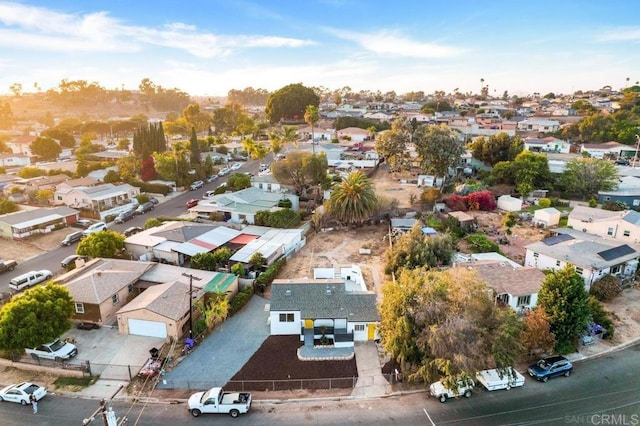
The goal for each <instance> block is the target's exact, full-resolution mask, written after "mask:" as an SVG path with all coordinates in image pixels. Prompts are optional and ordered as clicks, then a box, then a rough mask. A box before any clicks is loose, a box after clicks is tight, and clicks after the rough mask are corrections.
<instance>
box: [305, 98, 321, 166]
mask: <svg viewBox="0 0 640 426" xmlns="http://www.w3.org/2000/svg"><path fill="white" fill-rule="evenodd" d="M319 118H320V117H319V115H318V107H317V106H315V105H307V109H306V110H305V111H304V121H305V123H307V124H308V125H309V126H311V149H312V152H313V155H316V144H315V140H314V134H313V126H314V125H315V124H316V123H317V122H318V119H319Z"/></svg>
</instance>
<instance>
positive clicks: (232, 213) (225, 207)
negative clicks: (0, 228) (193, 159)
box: [189, 187, 300, 224]
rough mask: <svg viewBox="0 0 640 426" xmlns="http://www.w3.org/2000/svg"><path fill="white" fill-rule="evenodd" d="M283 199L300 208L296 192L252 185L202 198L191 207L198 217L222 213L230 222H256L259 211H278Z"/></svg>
mask: <svg viewBox="0 0 640 426" xmlns="http://www.w3.org/2000/svg"><path fill="white" fill-rule="evenodd" d="M283 200H289V201H290V202H291V210H294V211H296V210H298V208H299V204H300V202H299V198H298V196H297V195H295V194H284V193H274V192H266V191H263V190H261V189H258V188H255V187H250V188H246V189H242V190H240V191H236V192H230V193H225V194H218V195H214V196H213V197H211V198H209V199H207V200H202V201H200V202H199V203H198V205H197V206H194V207H192V208H190V209H189V211H190V212H194V213H195V214H196V215H197V216H198V217H202V218H206V219H210V218H211V215H212V214H216V213H218V214H222V216H223V217H224V220H225V221H228V222H230V223H245V222H246V223H249V224H254V223H255V215H256V213H258V212H259V211H264V210H266V211H270V212H274V211H278V210H280V209H281V208H280V207H278V204H279V203H280V202H281V201H283Z"/></svg>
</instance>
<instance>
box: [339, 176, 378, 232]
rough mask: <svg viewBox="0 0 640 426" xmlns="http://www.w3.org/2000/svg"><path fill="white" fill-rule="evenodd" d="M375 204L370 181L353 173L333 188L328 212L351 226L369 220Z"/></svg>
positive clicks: (375, 199) (374, 194)
mask: <svg viewBox="0 0 640 426" xmlns="http://www.w3.org/2000/svg"><path fill="white" fill-rule="evenodd" d="M377 203H378V199H377V198H376V193H375V191H374V189H373V184H372V182H371V179H369V178H368V177H367V176H365V175H364V174H363V173H362V172H359V171H355V172H351V173H349V175H348V176H347V177H346V178H345V179H344V180H343V181H342V182H340V183H338V184H336V186H335V187H334V188H333V191H332V192H331V197H330V198H329V210H330V212H331V213H333V214H334V215H335V217H336V219H338V220H339V221H340V222H342V223H345V224H349V225H352V224H356V223H362V222H364V221H365V220H367V219H369V218H370V217H371V215H372V214H373V212H374V211H375V208H376V205H377Z"/></svg>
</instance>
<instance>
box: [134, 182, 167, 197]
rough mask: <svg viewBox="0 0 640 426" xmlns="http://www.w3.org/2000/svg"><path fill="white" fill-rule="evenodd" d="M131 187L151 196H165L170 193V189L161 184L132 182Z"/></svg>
mask: <svg viewBox="0 0 640 426" xmlns="http://www.w3.org/2000/svg"><path fill="white" fill-rule="evenodd" d="M131 185H133V186H137V187H139V188H140V191H142V192H148V193H151V194H162V195H167V194H169V193H170V192H171V191H172V190H171V188H170V187H168V186H167V185H163V184H161V183H149V182H133V183H132V184H131Z"/></svg>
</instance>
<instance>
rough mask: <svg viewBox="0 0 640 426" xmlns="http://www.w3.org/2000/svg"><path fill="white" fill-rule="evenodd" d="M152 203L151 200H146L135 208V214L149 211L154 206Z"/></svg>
mask: <svg viewBox="0 0 640 426" xmlns="http://www.w3.org/2000/svg"><path fill="white" fill-rule="evenodd" d="M154 207H155V206H154V204H153V203H152V202H151V201H147V202H146V203H144V204H140V205H139V206H138V208H137V209H136V214H145V213H146V212H150V211H151V210H153V208H154Z"/></svg>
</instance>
